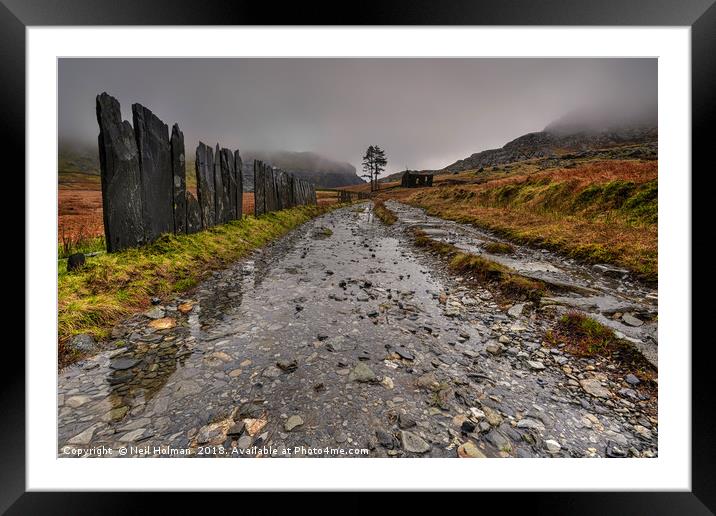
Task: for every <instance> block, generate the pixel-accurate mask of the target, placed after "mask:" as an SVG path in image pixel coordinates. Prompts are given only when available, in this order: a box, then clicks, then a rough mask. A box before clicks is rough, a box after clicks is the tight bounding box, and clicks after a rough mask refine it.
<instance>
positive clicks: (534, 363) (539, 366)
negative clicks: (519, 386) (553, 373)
mask: <svg viewBox="0 0 716 516" xmlns="http://www.w3.org/2000/svg"><path fill="white" fill-rule="evenodd" d="M527 365H528V366H530V369H534V370H535V371H542V370H543V369H544V364H543V363H542V362H540V361H539V360H528V361H527Z"/></svg>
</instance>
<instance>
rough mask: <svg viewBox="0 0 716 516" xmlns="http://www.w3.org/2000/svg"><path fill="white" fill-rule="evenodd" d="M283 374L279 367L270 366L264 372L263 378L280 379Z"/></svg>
mask: <svg viewBox="0 0 716 516" xmlns="http://www.w3.org/2000/svg"><path fill="white" fill-rule="evenodd" d="M281 374H282V373H281V370H280V369H279V368H278V367H275V366H268V367H267V368H266V369H264V370H263V372H262V373H261V376H265V377H266V378H278V377H279V376H281Z"/></svg>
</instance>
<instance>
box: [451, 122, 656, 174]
mask: <svg viewBox="0 0 716 516" xmlns="http://www.w3.org/2000/svg"><path fill="white" fill-rule="evenodd" d="M657 138H658V133H657V130H656V128H630V129H618V130H614V131H601V132H586V131H585V132H578V133H571V134H564V133H561V132H559V133H558V132H550V131H540V132H536V133H528V134H525V135H523V136H520V137H519V138H516V139H514V140H512V141H511V142H509V143H507V144H505V145H504V146H503V147H502V148H499V149H490V150H485V151H482V152H477V153H475V154H473V155H471V156H470V157H468V158H465V159H461V160H458V161H456V162H455V163H453V164H451V165H448V166H447V167H445V168H444V169H442V170H441V171H440V172H444V173H447V172H461V171H463V170H474V169H480V168H485V167H492V166H499V165H504V164H507V163H514V162H516V161H524V160H528V159H534V158H552V157H554V158H556V157H560V156H561V157H563V158H564V157H568V156H569V154H570V153H571V154H581V153H585V152H588V151H595V150H597V149H609V148H614V147H623V146H627V145H636V144H651V143H653V144H655V143H656V141H657ZM565 155H566V156H565Z"/></svg>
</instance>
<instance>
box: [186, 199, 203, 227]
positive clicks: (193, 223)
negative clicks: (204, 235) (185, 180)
mask: <svg viewBox="0 0 716 516" xmlns="http://www.w3.org/2000/svg"><path fill="white" fill-rule="evenodd" d="M185 194H186V232H187V234H188V235H190V234H192V233H196V232H197V231H201V230H202V228H203V225H202V223H201V208H200V207H199V201H197V200H196V197H194V194H192V193H191V192H185Z"/></svg>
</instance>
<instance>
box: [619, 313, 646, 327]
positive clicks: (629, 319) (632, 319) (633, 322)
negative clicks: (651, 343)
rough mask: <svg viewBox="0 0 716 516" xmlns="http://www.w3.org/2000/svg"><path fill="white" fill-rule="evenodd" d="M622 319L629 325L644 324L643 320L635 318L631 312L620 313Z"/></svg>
mask: <svg viewBox="0 0 716 516" xmlns="http://www.w3.org/2000/svg"><path fill="white" fill-rule="evenodd" d="M622 321H624V322H625V323H626V324H628V325H629V326H641V325H642V324H644V321H642V320H641V319H637V318H636V317H634V316H633V315H632V314H624V315H622Z"/></svg>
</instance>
